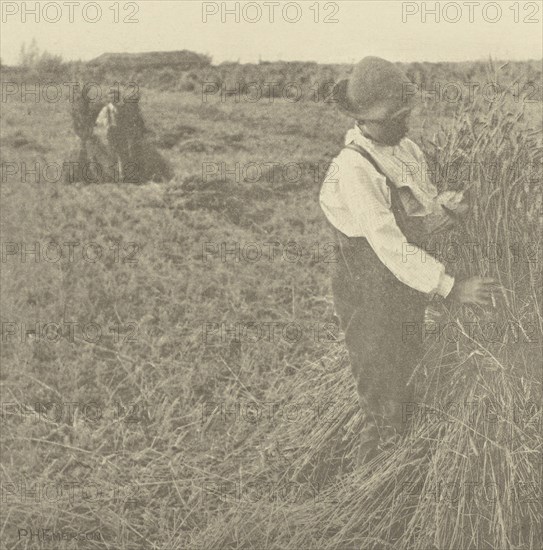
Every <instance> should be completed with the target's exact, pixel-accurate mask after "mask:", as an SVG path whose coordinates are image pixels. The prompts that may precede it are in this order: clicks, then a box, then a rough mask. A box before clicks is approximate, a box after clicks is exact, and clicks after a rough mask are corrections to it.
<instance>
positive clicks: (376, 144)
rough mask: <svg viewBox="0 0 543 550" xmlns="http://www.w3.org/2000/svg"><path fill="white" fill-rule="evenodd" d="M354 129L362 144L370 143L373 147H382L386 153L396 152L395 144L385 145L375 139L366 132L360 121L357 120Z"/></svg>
mask: <svg viewBox="0 0 543 550" xmlns="http://www.w3.org/2000/svg"><path fill="white" fill-rule="evenodd" d="M354 129H355V131H356V133H357V138H358V139H360V140H361V142H362V144H364V143H367V144H370V145H371V146H372V147H375V148H377V149H380V150H381V151H383V152H386V153H390V154H392V153H393V152H394V147H395V145H384V144H382V143H379V142H378V141H375V140H374V139H373V138H371V137H370V136H368V135H367V134H366V133H365V132H364V129H363V125H361V124H359V123H358V122H355V125H354Z"/></svg>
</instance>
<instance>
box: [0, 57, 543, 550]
mask: <svg viewBox="0 0 543 550" xmlns="http://www.w3.org/2000/svg"><path fill="white" fill-rule="evenodd" d="M540 66H541V64H540V63H539V62H533V63H528V62H527V63H526V64H522V63H516V64H512V65H508V66H506V67H504V68H502V69H501V70H500V69H499V68H498V67H497V66H484V65H476V64H474V65H473V66H472V65H470V64H465V65H464V64H463V65H457V66H455V65H452V64H451V65H447V66H432V65H429V64H414V65H412V66H410V67H409V70H410V71H411V73H410V74H412V75H415V76H416V75H418V77H419V78H420V75H421V74H424V75H426V77H427V78H428V77H431V76H432V75H434V78H433V80H434V81H435V82H450V81H454V82H459V83H462V82H465V81H475V80H477V81H479V82H482V83H485V82H496V81H498V80H499V79H501V78H505V81H506V82H507V85H508V86H514V82H515V80H516V79H518V80H519V81H520V83H521V85H520V90H521V91H522V93H521V94H520V95H518V96H517V97H515V95H514V94H513V95H511V94H507V93H505V94H503V96H502V95H498V96H497V97H496V98H495V100H494V101H488V100H486V99H485V98H484V97H481V96H476V97H475V98H471V100H464V101H456V102H452V101H444V100H441V101H435V100H434V101H432V100H431V98H430V100H429V99H428V98H426V100H425V102H423V103H422V104H421V105H420V106H419V107H418V108H417V109H416V111H415V112H414V115H413V120H412V138H413V139H414V140H415V141H416V142H418V143H420V144H421V145H422V147H423V149H424V151H425V153H426V154H427V158H428V159H429V161H433V162H436V163H437V165H438V166H440V167H448V168H451V169H452V168H454V169H458V168H459V167H465V166H466V165H467V164H469V163H479V164H480V167H481V170H480V171H478V172H477V174H476V176H475V177H473V178H472V179H471V181H469V182H467V181H466V177H465V176H462V177H456V178H449V181H447V180H446V178H440V181H439V182H438V184H439V187H440V189H446V188H447V187H450V188H455V189H457V188H464V187H467V185H468V183H469V184H470V185H471V189H470V197H471V199H470V200H471V205H472V208H471V212H470V215H469V219H468V220H467V223H466V224H465V226H463V228H462V230H461V231H459V232H458V234H454V235H449V236H448V239H449V241H448V242H449V244H450V243H451V242H453V243H456V247H457V248H456V249H457V250H461V253H460V254H456V255H454V256H451V255H450V254H449V255H445V261H446V262H447V263H448V265H449V268H450V270H451V271H452V272H453V273H455V274H458V275H467V274H483V275H490V276H494V277H497V278H499V279H500V282H501V283H502V285H503V287H504V290H503V291H502V292H501V293H500V294H499V295H497V296H496V305H495V307H494V308H492V309H490V310H484V311H483V310H472V309H470V308H462V309H459V308H455V309H451V310H449V309H447V308H446V307H445V306H443V305H438V304H434V305H433V308H432V313H431V316H432V318H433V319H434V322H436V323H437V324H438V326H444V325H446V324H447V323H454V324H455V327H456V329H457V332H456V333H455V334H456V336H457V337H456V338H447V337H444V336H442V337H441V338H435V337H432V335H431V334H430V332H431V331H429V330H428V331H427V334H426V333H425V332H424V331H422V333H421V334H420V335H419V336H420V337H425V338H426V340H427V347H428V351H427V354H426V356H425V361H424V364H423V365H421V367H420V368H419V369H418V370H417V372H416V384H417V389H418V394H419V395H420V401H421V402H424V403H428V404H429V405H428V406H429V407H431V410H432V411H433V412H432V413H430V414H424V415H422V414H421V415H416V416H417V418H416V421H415V424H414V427H413V433H412V436H411V437H410V438H409V439H408V440H406V441H405V442H403V444H402V445H401V446H398V447H395V448H393V449H392V451H391V452H390V453H388V454H387V455H386V456H382V457H379V459H378V460H376V461H374V462H373V463H371V464H369V465H367V466H366V467H364V468H363V469H360V470H355V469H354V468H353V464H352V460H353V458H354V454H355V452H356V448H355V445H356V441H357V439H356V434H357V430H358V429H359V427H360V419H359V414H358V401H357V397H356V390H355V387H354V383H352V382H351V376H350V372H349V368H348V360H347V356H346V351H345V349H344V346H343V343H342V334H341V332H340V331H339V330H338V328H337V320H336V319H335V317H334V310H333V303H332V298H331V290H330V286H329V272H330V269H331V268H332V267H333V262H334V257H335V249H334V247H333V245H332V235H331V234H330V232H329V229H328V228H327V226H326V223H325V220H324V218H323V216H322V214H321V212H320V209H319V206H318V193H319V188H320V183H321V181H322V179H323V178H324V174H325V171H326V168H327V167H328V164H329V163H330V161H331V160H332V158H333V157H334V155H335V154H336V153H337V152H338V151H339V149H340V148H341V146H342V139H343V135H344V133H345V131H346V129H348V128H349V126H350V124H351V122H352V121H350V120H349V119H348V118H347V117H345V116H343V115H341V114H339V113H338V111H337V109H336V107H335V105H334V104H333V103H331V102H328V101H326V100H325V98H326V97H327V96H326V93H324V95H323V94H320V95H318V96H315V97H313V96H309V92H308V90H311V91H314V90H315V89H318V90H320V89H321V88H320V87H319V84H322V83H325V82H328V81H329V80H330V79H331V78H332V79H335V78H337V76H338V75H339V74H342V73H345V72H346V70H347V68H345V67H324V68H319V67H318V66H317V65H314V66H313V65H308V66H304V67H298V66H294V67H291V68H290V69H289V70H291V71H292V72H291V73H290V75H289V76H290V77H291V78H292V80H291V82H297V83H300V89H301V90H303V91H304V92H305V93H306V97H304V99H303V100H302V101H296V102H295V101H292V100H290V99H289V98H285V97H281V96H280V95H279V96H278V97H272V98H271V100H265V99H261V100H259V101H247V100H245V98H244V97H243V96H242V97H241V99H240V101H236V98H235V97H228V96H227V97H225V98H224V101H221V98H220V94H210V95H209V97H206V98H205V100H204V99H203V98H202V95H201V93H200V90H201V82H202V81H203V82H225V81H226V77H228V78H230V79H231V80H232V81H233V82H234V83H235V82H236V81H239V80H243V81H244V82H254V81H259V79H263V78H266V77H267V78H268V80H270V81H274V79H276V78H277V75H283V78H284V71H283V70H282V69H283V68H284V67H282V66H280V65H279V66H276V65H274V64H270V65H268V64H263V65H262V66H251V67H244V66H234V67H226V68H225V67H222V68H221V67H218V68H209V69H207V71H208V72H205V73H194V74H190V72H187V73H184V74H183V75H182V78H177V77H176V75H175V74H174V75H172V74H171V73H172V71H167V70H166V71H161V72H159V73H156V74H136V75H130V76H131V77H132V78H135V79H136V81H137V82H138V84H139V86H140V87H141V90H142V99H141V108H142V111H143V115H144V117H145V120H146V123H147V125H148V127H149V129H150V130H151V134H150V137H149V139H150V141H151V142H153V143H154V144H155V145H156V146H157V147H158V148H159V149H160V151H161V153H162V154H163V155H164V156H165V157H166V158H167V159H168V160H169V161H170V162H171V163H172V165H173V168H174V171H175V174H176V175H175V177H174V178H173V180H172V181H170V182H168V183H144V184H141V185H132V184H121V183H107V184H100V185H82V184H75V185H66V184H64V183H63V180H62V179H61V178H55V173H56V172H55V171H54V170H55V166H56V167H57V168H58V167H59V166H61V165H62V163H63V162H64V160H65V159H66V156H67V153H68V151H69V150H70V149H71V148H73V147H74V146H77V137H76V136H75V134H74V133H73V131H72V130H71V120H70V115H69V103H68V101H67V99H66V97H63V98H62V100H61V101H58V102H51V101H44V100H43V98H42V99H41V100H40V101H38V102H34V101H21V96H20V95H18V94H13V95H10V96H9V97H8V98H7V99H6V101H4V98H3V102H2V127H1V134H0V138H1V143H2V153H1V155H2V156H1V159H2V205H1V208H2V225H1V232H2V239H1V240H2V263H1V270H2V273H1V285H2V287H1V290H2V374H1V377H2V380H1V382H2V432H3V439H4V441H3V449H2V457H3V460H2V463H3V465H2V512H3V518H2V523H1V525H2V532H1V534H2V537H1V538H2V541H3V542H2V545H3V546H2V547H3V548H34V547H40V548H51V549H56V548H61V547H65V548H78V549H79V548H111V549H119V550H125V549H126V550H127V549H129V548H145V549H152V548H155V549H179V548H194V549H197V548H200V549H225V548H232V549H233V548H244V549H259V550H260V549H265V548H266V549H279V548H280V549H283V548H292V549H294V548H300V549H317V548H319V549H332V548H333V549H341V550H343V549H346V548H360V549H364V550H365V549H377V548H383V549H384V548H395V549H396V548H397V549H415V550H430V549H436V550H437V549H439V550H441V549H445V548H447V549H449V548H450V549H459V548H462V549H464V550H481V549H489V550H490V549H494V550H498V549H500V550H506V549H507V550H513V549H518V550H527V549H533V550H535V549H539V548H542V547H543V536H542V533H541V528H540V525H541V517H542V507H541V502H542V499H541V494H542V475H543V459H542V457H543V437H542V435H541V426H542V413H541V402H542V393H541V391H542V381H543V373H542V347H541V341H542V336H543V316H542V313H541V304H542V303H543V292H542V285H541V260H542V257H541V250H542V246H541V244H542V243H541V234H542V232H541V230H542V227H543V226H542V215H543V206H542V188H541V176H542V172H541V167H542V165H541V163H542V160H543V140H542V118H543V112H542V105H543V104H542V102H541V96H540V90H541V84H542V81H541V69H540ZM538 67H539V69H538ZM255 71H256V72H255ZM417 71H418V72H417ZM208 73H213V74H211V75H210V74H208ZM244 73H247V74H246V76H243V75H244ZM168 75H170V76H168ZM217 75H219V76H220V78H219V79H218V80H217V78H218V77H217ZM267 75H268V76H267ZM323 75H324V76H323ZM503 75H505V76H503ZM92 76H93V77H95V78H99V79H100V80H99V82H101V83H102V85H103V86H104V87H109V86H110V85H111V83H112V82H114V81H115V80H117V77H118V79H119V80H122V79H125V80H128V79H129V77H128V76H127V75H120V76H119V75H117V74H115V73H107V72H102V73H100V74H98V75H96V74H93V75H92ZM289 76H287V78H286V79H284V80H283V81H282V85H283V86H284V85H285V82H288V78H289ZM57 77H58V78H60V82H64V81H65V75H60V76H58V75H57ZM215 77H217V78H215ZM302 77H304V79H302ZM305 77H307V78H305ZM214 78H215V80H214ZM2 79H3V81H4V82H8V81H11V80H13V81H16V82H18V83H20V82H23V81H26V80H29V81H31V82H36V81H37V82H42V83H43V82H45V81H47V79H45V78H42V77H40V75H35V74H34V75H31V74H23V73H21V72H12V73H9V71H6V70H5V69H3V73H2ZM57 81H58V80H57ZM500 81H501V80H500ZM527 81H533V82H534V83H535V85H536V90H537V91H538V94H539V95H537V94H536V95H535V96H533V97H532V96H530V97H529V99H530V101H527V98H526V94H525V93H524V92H525V91H526V90H527V91H530V89H529V88H528V89H526V88H525V87H524V84H525V83H526V82H527ZM191 82H192V83H193V84H192V85H191V84H190V83H191ZM229 85H230V86H231V85H232V82H229ZM428 87H429V86H428ZM534 98H535V99H534ZM35 163H37V166H36V164H35ZM273 163H275V166H274V164H273ZM35 168H37V176H35V175H32V174H30V173H27V174H26V176H25V177H23V173H24V171H25V170H26V171H27V172H28V171H29V170H31V169H35ZM456 173H459V172H456ZM36 177H39V179H40V181H39V182H37V181H36ZM25 179H26V181H25ZM55 179H59V181H54V180H55ZM36 243H38V244H36ZM51 243H53V244H54V246H53V245H51ZM458 243H460V245H462V246H460V247H459V246H458ZM469 243H472V244H473V243H476V246H475V248H474V249H473V250H474V253H473V254H472V255H470V254H467V253H466V246H465V245H467V244H469ZM496 243H497V244H498V245H499V246H500V247H501V248H500V250H501V254H502V256H501V257H500V258H498V259H497V260H496V259H495V258H493V257H492V255H491V254H489V253H488V250H490V249H493V250H495V248H492V247H495V246H497V245H496ZM442 245H443V246H445V245H444V244H443V243H442ZM36 247H39V257H38V255H37V254H32V252H31V251H32V249H34V250H37V249H36ZM442 250H443V249H442ZM59 251H60V253H59ZM485 251H486V252H485ZM429 315H430V314H429ZM481 326H483V327H484V329H485V330H487V331H486V332H484V331H481V330H479V328H480V327H481ZM58 327H60V329H59V328H58ZM470 327H475V329H474V330H473V331H471V332H470ZM489 327H490V328H491V330H494V331H497V332H493V333H492V334H493V337H489V336H488V334H489V332H488V329H489ZM421 330H422V329H421ZM32 331H35V333H32ZM27 332H28V334H27ZM496 334H499V337H495V336H496ZM391 345H393V343H391ZM450 403H453V404H456V406H455V407H447V406H445V405H447V404H450ZM466 404H471V405H470V407H471V408H469V410H468V407H467V406H466ZM436 409H439V410H444V411H445V412H444V413H443V414H441V417H440V418H438V416H439V415H437V414H436ZM40 529H50V530H51V531H52V532H55V533H59V532H63V533H67V534H68V535H67V536H68V537H69V536H76V535H77V536H80V534H85V533H89V537H88V538H86V539H85V538H81V540H71V541H63V542H59V541H58V540H54V539H52V537H51V536H50V535H47V536H45V535H44V540H41V541H37V537H36V536H35V537H34V539H31V537H30V533H31V531H34V532H36V531H38V530H40ZM42 534H43V532H42Z"/></svg>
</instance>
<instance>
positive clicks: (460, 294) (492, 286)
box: [447, 277, 499, 306]
mask: <svg viewBox="0 0 543 550" xmlns="http://www.w3.org/2000/svg"><path fill="white" fill-rule="evenodd" d="M498 287H499V284H498V281H496V279H491V278H489V277H470V278H469V279H464V280H462V281H455V283H454V286H453V287H452V290H451V292H450V294H449V296H447V298H450V299H451V300H455V301H457V302H460V303H461V304H472V305H478V306H490V305H492V290H496V289H497V288H498Z"/></svg>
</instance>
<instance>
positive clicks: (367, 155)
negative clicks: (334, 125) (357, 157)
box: [344, 143, 390, 185]
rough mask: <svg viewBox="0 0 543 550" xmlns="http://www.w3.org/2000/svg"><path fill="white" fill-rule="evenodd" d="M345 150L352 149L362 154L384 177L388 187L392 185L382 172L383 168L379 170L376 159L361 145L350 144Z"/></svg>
mask: <svg viewBox="0 0 543 550" xmlns="http://www.w3.org/2000/svg"><path fill="white" fill-rule="evenodd" d="M344 148H345V149H352V150H353V151H356V152H357V153H359V154H361V155H362V156H363V157H364V158H365V159H366V160H367V161H368V162H369V163H370V164H371V165H372V166H373V167H374V168H375V170H376V171H377V172H378V173H379V174H380V175H381V176H384V177H385V178H386V180H387V185H390V184H389V182H388V178H387V177H386V175H385V174H383V171H382V170H381V168H379V165H378V164H377V162H375V159H374V158H373V157H372V156H371V155H370V154H369V153H368V152H367V151H366V149H363V148H362V147H360V145H357V144H356V143H349V144H348V145H345V147H344Z"/></svg>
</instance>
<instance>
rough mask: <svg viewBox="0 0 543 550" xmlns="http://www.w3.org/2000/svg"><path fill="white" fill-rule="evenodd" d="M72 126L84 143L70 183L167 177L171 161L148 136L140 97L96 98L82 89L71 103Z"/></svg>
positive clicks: (170, 174) (68, 176)
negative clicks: (169, 161)
mask: <svg viewBox="0 0 543 550" xmlns="http://www.w3.org/2000/svg"><path fill="white" fill-rule="evenodd" d="M72 120H73V127H74V130H75V132H76V134H77V135H78V137H79V139H80V141H81V143H80V146H79V150H78V153H77V154H74V155H72V158H71V159H70V160H71V161H72V162H75V163H77V164H74V165H72V166H71V168H70V169H66V172H65V180H66V182H67V183H74V182H78V181H82V182H85V183H104V182H123V183H145V182H147V181H168V180H170V179H171V178H172V177H173V171H172V169H171V167H170V165H169V163H168V162H167V161H166V160H165V159H164V158H163V157H162V156H161V155H160V153H159V152H158V151H157V150H156V148H155V147H153V146H152V144H150V143H149V141H148V140H147V139H146V134H147V130H146V128H145V123H144V121H143V117H142V114H141V110H140V106H139V102H138V101H137V98H130V100H129V101H124V100H123V99H120V100H112V101H109V102H107V103H106V102H99V101H98V102H97V101H92V100H89V99H88V97H85V94H83V93H81V94H80V95H79V97H77V98H76V100H75V101H74V103H73V105H72Z"/></svg>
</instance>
